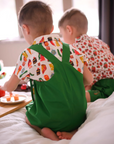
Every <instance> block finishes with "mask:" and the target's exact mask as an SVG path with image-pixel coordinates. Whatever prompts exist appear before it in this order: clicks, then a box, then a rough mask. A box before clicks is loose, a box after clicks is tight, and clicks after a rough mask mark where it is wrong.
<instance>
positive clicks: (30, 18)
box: [0, 1, 93, 140]
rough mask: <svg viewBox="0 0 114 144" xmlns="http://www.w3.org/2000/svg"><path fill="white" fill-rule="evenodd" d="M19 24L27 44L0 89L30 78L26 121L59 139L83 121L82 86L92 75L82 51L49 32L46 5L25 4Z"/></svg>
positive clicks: (48, 14)
mask: <svg viewBox="0 0 114 144" xmlns="http://www.w3.org/2000/svg"><path fill="white" fill-rule="evenodd" d="M19 24H20V26H21V29H22V32H23V35H24V38H25V39H26V41H27V42H28V43H29V44H30V47H29V48H26V49H25V50H24V51H23V52H22V53H21V54H20V56H19V58H18V61H17V64H16V68H15V71H14V73H13V74H12V76H11V78H10V80H9V81H8V82H6V83H5V85H4V86H3V87H1V88H0V89H3V90H6V91H8V92H11V91H13V90H14V89H16V87H17V85H18V84H19V82H20V80H24V81H28V80H30V84H31V95H32V99H33V101H32V102H31V103H30V104H29V105H27V106H26V109H27V112H26V123H27V124H28V125H29V126H31V127H32V128H34V129H35V130H36V131H37V132H38V133H39V134H41V135H42V136H44V137H46V138H49V139H51V140H59V139H61V138H60V132H62V131H66V132H71V131H73V133H75V132H76V130H77V129H78V128H79V127H80V125H81V124H82V123H83V122H84V121H85V119H86V108H87V100H86V97H85V88H84V86H86V85H89V84H91V83H92V82H93V77H92V74H91V72H90V71H89V70H88V68H87V67H86V65H85V62H86V58H85V56H84V54H82V53H81V52H80V51H79V50H77V49H76V48H75V47H73V46H72V45H68V44H66V43H62V42H61V40H60V37H59V36H58V35H54V34H51V32H52V31H53V20H52V11H51V9H50V7H49V6H48V5H47V4H45V3H43V2H40V1H31V2H29V3H27V4H25V5H24V6H23V7H22V8H21V10H20V13H19Z"/></svg>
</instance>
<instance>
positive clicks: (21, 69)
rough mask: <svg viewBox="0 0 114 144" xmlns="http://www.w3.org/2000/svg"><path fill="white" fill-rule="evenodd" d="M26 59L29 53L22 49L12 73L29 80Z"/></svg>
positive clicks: (21, 78)
mask: <svg viewBox="0 0 114 144" xmlns="http://www.w3.org/2000/svg"><path fill="white" fill-rule="evenodd" d="M28 60H29V55H28V52H27V50H24V51H23V52H22V53H21V54H20V56H19V58H18V60H17V64H16V68H15V70H14V74H15V75H16V76H17V77H18V78H19V79H20V80H24V81H26V82H28V81H29V68H28Z"/></svg>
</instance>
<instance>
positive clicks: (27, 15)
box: [18, 1, 53, 44]
mask: <svg viewBox="0 0 114 144" xmlns="http://www.w3.org/2000/svg"><path fill="white" fill-rule="evenodd" d="M18 21H19V25H20V26H21V28H22V32H23V35H24V37H25V39H26V41H27V42H28V43H29V44H32V43H33V41H34V39H35V38H36V37H38V36H41V35H46V34H50V33H51V31H52V29H53V19H52V10H51V8H50V7H49V6H48V5H47V4H45V3H43V2H41V1H30V2H28V3H27V4H25V5H24V6H23V7H22V8H21V10H20V12H19V17H18Z"/></svg>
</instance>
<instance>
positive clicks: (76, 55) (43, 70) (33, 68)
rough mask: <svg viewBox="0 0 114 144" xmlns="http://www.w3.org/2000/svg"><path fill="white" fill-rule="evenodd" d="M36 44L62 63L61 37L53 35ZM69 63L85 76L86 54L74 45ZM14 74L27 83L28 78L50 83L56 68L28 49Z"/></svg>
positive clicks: (18, 62)
mask: <svg viewBox="0 0 114 144" xmlns="http://www.w3.org/2000/svg"><path fill="white" fill-rule="evenodd" d="M36 44H37V45H39V44H42V46H43V47H44V48H45V49H47V50H48V51H49V52H50V53H52V54H53V55H54V56H55V57H56V58H57V59H59V60H60V61H62V49H63V47H62V46H63V44H62V42H61V40H60V38H59V36H57V35H53V34H51V35H45V36H41V37H38V38H36V39H35V40H34V42H33V45H36ZM69 62H70V63H71V65H72V66H73V67H74V68H75V69H77V70H78V71H79V72H80V73H82V74H83V64H84V62H86V58H85V56H84V54H82V53H81V52H80V51H79V50H78V49H76V48H75V47H73V46H72V45H70V60H69ZM14 74H15V75H17V76H18V78H19V79H22V80H25V81H28V78H30V79H33V80H37V81H48V80H49V79H50V78H51V77H52V76H53V74H54V66H53V64H52V63H51V62H50V61H49V60H48V59H46V58H45V57H44V56H43V55H41V54H40V53H38V52H36V51H34V50H32V49H30V48H27V49H25V50H24V51H23V52H22V53H21V55H20V56H19V59H18V61H17V64H16V69H15V71H14Z"/></svg>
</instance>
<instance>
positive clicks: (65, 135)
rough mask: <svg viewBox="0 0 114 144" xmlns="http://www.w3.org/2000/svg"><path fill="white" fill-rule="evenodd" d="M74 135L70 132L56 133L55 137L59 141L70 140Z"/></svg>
mask: <svg viewBox="0 0 114 144" xmlns="http://www.w3.org/2000/svg"><path fill="white" fill-rule="evenodd" d="M73 135H74V134H73V133H70V132H59V131H58V132H57V136H58V138H59V139H68V140H70V139H71V138H72V136H73Z"/></svg>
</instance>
